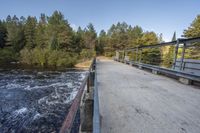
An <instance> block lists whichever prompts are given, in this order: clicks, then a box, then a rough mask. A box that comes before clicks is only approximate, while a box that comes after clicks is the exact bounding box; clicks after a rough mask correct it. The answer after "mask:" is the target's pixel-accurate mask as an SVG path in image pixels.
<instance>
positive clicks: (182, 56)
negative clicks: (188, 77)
mask: <svg viewBox="0 0 200 133" xmlns="http://www.w3.org/2000/svg"><path fill="white" fill-rule="evenodd" d="M185 46H186V44H185V43H184V44H183V51H182V55H181V63H180V70H183V69H184V68H183V67H184V66H183V65H184V64H183V61H184V57H185Z"/></svg>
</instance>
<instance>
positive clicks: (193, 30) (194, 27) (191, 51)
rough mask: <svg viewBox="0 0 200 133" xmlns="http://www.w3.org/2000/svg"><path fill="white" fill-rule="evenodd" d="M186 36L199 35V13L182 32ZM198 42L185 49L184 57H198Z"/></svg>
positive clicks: (199, 49)
mask: <svg viewBox="0 0 200 133" xmlns="http://www.w3.org/2000/svg"><path fill="white" fill-rule="evenodd" d="M183 34H184V35H183V36H184V37H186V38H193V37H200V15H197V17H196V18H195V19H194V21H193V22H192V24H191V25H190V26H189V27H188V28H187V29H186V30H184V32H183ZM199 51H200V43H196V44H195V46H194V47H191V48H188V49H187V50H186V54H185V56H186V58H190V59H200V53H199Z"/></svg>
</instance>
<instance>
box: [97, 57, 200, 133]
mask: <svg viewBox="0 0 200 133" xmlns="http://www.w3.org/2000/svg"><path fill="white" fill-rule="evenodd" d="M97 76H98V85H99V86H98V87H99V98H100V99H99V100H100V101H99V102H100V114H101V116H102V123H101V132H102V133H186V132H188V133H199V132H200V89H199V88H197V87H194V86H189V85H184V84H181V83H180V82H178V81H176V80H174V79H170V78H167V77H164V76H160V75H154V74H152V73H149V72H145V71H143V70H139V69H137V68H134V67H131V66H129V65H125V64H122V63H119V62H114V61H110V60H100V61H98V62H97Z"/></svg>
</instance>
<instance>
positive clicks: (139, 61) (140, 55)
mask: <svg viewBox="0 0 200 133" xmlns="http://www.w3.org/2000/svg"><path fill="white" fill-rule="evenodd" d="M141 58H142V49H141V50H140V58H139V63H141Z"/></svg>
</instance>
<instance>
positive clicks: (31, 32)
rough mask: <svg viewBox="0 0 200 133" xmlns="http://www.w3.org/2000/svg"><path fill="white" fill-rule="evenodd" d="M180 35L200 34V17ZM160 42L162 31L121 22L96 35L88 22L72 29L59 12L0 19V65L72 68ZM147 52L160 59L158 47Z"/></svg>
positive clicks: (160, 53)
mask: <svg viewBox="0 0 200 133" xmlns="http://www.w3.org/2000/svg"><path fill="white" fill-rule="evenodd" d="M184 36H185V37H196V36H200V16H197V18H196V19H195V20H194V21H193V23H192V24H191V26H190V27H189V28H188V29H186V30H185V31H184ZM162 41H163V40H162V34H160V35H158V34H156V33H155V32H153V31H144V30H143V29H142V27H140V26H131V25H128V24H126V23H125V22H122V23H120V22H118V23H117V24H113V25H112V26H111V27H110V29H109V30H108V31H107V32H105V31H104V30H102V31H101V32H100V33H99V35H97V32H96V31H95V28H94V26H93V24H91V23H90V24H88V26H87V27H86V28H84V29H82V28H81V27H79V28H78V29H77V31H75V30H73V29H72V27H71V26H70V24H69V23H68V21H67V20H65V18H64V15H63V14H62V13H61V12H59V11H55V12H54V13H53V14H52V15H51V16H46V15H45V14H41V16H40V19H39V20H37V19H36V17H32V16H28V17H27V18H25V17H23V16H22V17H20V18H18V17H17V16H15V15H14V16H13V17H11V16H10V15H8V17H7V18H6V20H0V64H2V63H10V62H13V61H14V62H20V63H22V64H23V63H24V64H27V65H31V66H40V67H48V66H53V67H61V66H62V67H72V66H73V65H74V64H75V63H76V62H77V61H79V60H86V59H90V58H91V57H93V56H94V55H95V54H97V55H105V56H113V55H114V54H115V50H117V49H124V48H127V47H135V46H139V45H149V44H156V43H159V42H162ZM148 53H149V51H146V53H145V52H144V54H145V55H146V56H144V57H143V58H144V61H145V60H146V61H147V60H149V59H150V60H153V59H159V58H162V56H161V55H162V51H161V50H159V49H152V51H151V52H150V54H148ZM147 62H148V61H147Z"/></svg>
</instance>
